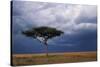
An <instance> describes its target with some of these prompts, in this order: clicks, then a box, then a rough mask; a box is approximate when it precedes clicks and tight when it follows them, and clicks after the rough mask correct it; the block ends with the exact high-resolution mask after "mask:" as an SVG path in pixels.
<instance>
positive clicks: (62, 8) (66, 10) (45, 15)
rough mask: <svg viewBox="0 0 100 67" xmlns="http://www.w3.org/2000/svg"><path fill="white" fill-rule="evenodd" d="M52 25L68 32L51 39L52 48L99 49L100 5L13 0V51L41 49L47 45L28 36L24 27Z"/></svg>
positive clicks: (63, 50) (33, 51)
mask: <svg viewBox="0 0 100 67" xmlns="http://www.w3.org/2000/svg"><path fill="white" fill-rule="evenodd" d="M40 26H48V27H53V28H56V29H58V30H62V31H63V32H64V34H63V35H61V36H60V37H56V38H53V39H52V40H49V41H48V44H49V48H48V51H49V52H71V51H72V52H73V51H96V49H97V48H96V47H97V6H95V5H77V4H62V3H47V2H32V1H13V4H12V27H13V30H12V49H13V53H40V52H44V51H45V50H44V48H45V46H44V45H43V44H41V43H39V42H38V41H36V40H34V39H32V38H29V37H25V36H24V35H22V34H21V32H22V31H23V30H27V29H31V28H32V27H40Z"/></svg>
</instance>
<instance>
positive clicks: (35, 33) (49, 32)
mask: <svg viewBox="0 0 100 67" xmlns="http://www.w3.org/2000/svg"><path fill="white" fill-rule="evenodd" d="M62 33H63V32H62V31H60V30H57V29H56V28H51V27H36V28H32V29H30V30H26V31H22V34H24V35H26V36H28V37H32V38H34V39H37V40H38V41H39V42H41V43H43V44H44V45H45V46H46V56H47V57H48V43H47V41H48V40H49V39H52V38H53V37H56V36H60V35H61V34H62Z"/></svg>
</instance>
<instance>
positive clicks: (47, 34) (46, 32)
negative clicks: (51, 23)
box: [22, 27, 63, 39]
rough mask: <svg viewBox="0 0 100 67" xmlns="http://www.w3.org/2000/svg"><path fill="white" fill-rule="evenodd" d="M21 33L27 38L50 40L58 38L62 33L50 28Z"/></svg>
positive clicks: (33, 29) (39, 28) (38, 28)
mask: <svg viewBox="0 0 100 67" xmlns="http://www.w3.org/2000/svg"><path fill="white" fill-rule="evenodd" d="M22 33H23V34H24V35H26V36H28V37H33V38H36V37H43V38H44V39H51V38H53V37H56V36H60V35H61V34H62V33H63V32H62V31H60V30H56V29H55V28H51V27H37V28H32V29H31V30H27V31H23V32H22Z"/></svg>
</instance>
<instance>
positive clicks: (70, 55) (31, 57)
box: [12, 51, 97, 66]
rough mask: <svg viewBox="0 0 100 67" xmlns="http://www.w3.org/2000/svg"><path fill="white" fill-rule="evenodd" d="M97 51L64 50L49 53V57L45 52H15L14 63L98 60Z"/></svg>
mask: <svg viewBox="0 0 100 67" xmlns="http://www.w3.org/2000/svg"><path fill="white" fill-rule="evenodd" d="M96 60H97V53H96V52H95V51H94V52H93V51H92V52H64V53H49V56H48V57H47V56H46V55H45V53H41V54H13V55H12V65H14V66H19V65H37V64H54V63H71V62H84V61H96Z"/></svg>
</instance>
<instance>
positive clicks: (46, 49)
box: [45, 41, 48, 57]
mask: <svg viewBox="0 0 100 67" xmlns="http://www.w3.org/2000/svg"><path fill="white" fill-rule="evenodd" d="M45 46H46V50H45V51H46V56H47V57H48V44H47V42H46V41H45Z"/></svg>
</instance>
